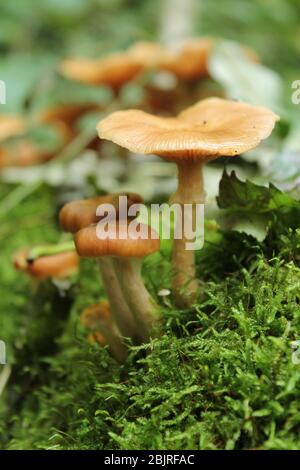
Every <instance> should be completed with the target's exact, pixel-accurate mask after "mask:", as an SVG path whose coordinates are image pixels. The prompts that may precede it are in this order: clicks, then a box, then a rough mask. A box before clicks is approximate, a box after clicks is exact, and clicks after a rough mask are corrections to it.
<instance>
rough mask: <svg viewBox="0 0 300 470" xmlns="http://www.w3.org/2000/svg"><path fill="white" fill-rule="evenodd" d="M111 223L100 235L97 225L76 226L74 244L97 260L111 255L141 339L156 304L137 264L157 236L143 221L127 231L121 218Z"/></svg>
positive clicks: (151, 250) (157, 242)
mask: <svg viewBox="0 0 300 470" xmlns="http://www.w3.org/2000/svg"><path fill="white" fill-rule="evenodd" d="M113 225H114V224H112V225H108V229H107V231H106V232H105V237H103V238H102V237H101V238H100V237H99V236H98V235H99V233H98V230H97V225H90V226H89V227H86V228H83V229H81V230H79V231H78V232H77V233H76V235H75V247H76V250H77V253H78V254H79V256H82V257H87V258H100V259H101V260H102V259H103V258H104V257H107V256H109V257H112V259H113V263H114V266H115V268H116V273H117V277H118V280H119V282H120V285H121V288H122V291H123V294H124V297H125V299H126V301H127V303H128V305H129V307H130V309H131V311H132V312H133V314H134V317H135V320H136V322H137V323H138V325H139V331H140V336H141V339H142V340H143V341H147V340H148V339H149V337H150V334H151V330H152V328H153V326H154V325H155V324H156V323H157V321H158V320H159V315H158V307H157V306H156V304H155V302H154V300H153V299H152V297H151V295H150V294H149V292H148V290H147V289H146V287H145V285H144V283H143V280H142V276H141V267H142V260H143V258H144V257H145V256H147V255H149V254H151V253H154V252H156V251H159V248H160V240H159V236H158V234H157V233H156V232H155V231H154V230H152V229H151V228H150V227H148V226H147V225H144V224H137V225H136V226H135V231H131V230H130V224H129V225H128V224H127V223H126V222H125V221H120V222H119V223H118V224H116V226H115V227H113ZM140 234H143V235H142V237H141V236H140Z"/></svg>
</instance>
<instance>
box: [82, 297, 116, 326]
mask: <svg viewBox="0 0 300 470" xmlns="http://www.w3.org/2000/svg"><path fill="white" fill-rule="evenodd" d="M110 318H111V314H110V306H109V302H108V301H107V300H102V301H101V302H99V303H97V304H94V305H90V306H89V307H87V308H86V309H85V310H84V311H83V312H82V314H81V315H80V322H81V324H82V325H83V326H84V327H85V328H89V329H91V330H94V329H96V328H97V326H98V324H99V321H109V320H110Z"/></svg>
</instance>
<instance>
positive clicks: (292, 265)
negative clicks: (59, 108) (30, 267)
mask: <svg viewBox="0 0 300 470" xmlns="http://www.w3.org/2000/svg"><path fill="white" fill-rule="evenodd" d="M233 178H234V176H231V179H232V181H231V183H230V184H232V185H233V186H235V185H237V186H238V187H239V194H240V195H242V194H244V195H246V196H247V197H249V191H250V192H251V187H252V186H251V185H250V183H242V182H239V181H238V180H234V179H233ZM228 179H229V176H226V175H225V176H224V178H223V181H222V184H221V187H222V191H221V195H220V200H219V202H220V204H224V205H225V198H224V199H222V198H223V197H224V190H225V188H226V185H227V184H228ZM249 185H250V186H249ZM249 188H250V189H249ZM227 189H228V188H227ZM252 189H253V191H255V193H254V194H253V196H255V194H257V193H259V191H261V193H263V194H265V192H268V191H269V190H268V189H266V188H263V187H258V186H256V187H255V188H252ZM274 192H275V194H276V200H278V198H280V194H281V193H280V192H279V191H278V190H275V188H274V189H273V193H274ZM273 193H272V191H271V193H270V194H269V197H266V198H265V201H266V204H269V203H270V200H271V199H272V197H273V196H272V194H273ZM222 194H223V196H222ZM243 197H244V196H241V197H240V201H242V200H243ZM281 197H283V198H284V197H285V196H284V195H282V196H281ZM226 201H227V202H226V204H227V207H228V206H229V205H230V202H229V196H228V193H227V199H226ZM27 204H28V205H30V201H28V203H27ZM299 207H300V205H299V203H296V202H295V201H293V204H290V206H289V204H288V203H287V202H286V204H285V212H286V215H287V217H290V220H291V218H292V217H293V214H294V209H297V210H299ZM250 212H251V211H250ZM275 212H276V209H275ZM270 230H272V238H271V239H270V237H269V235H270V234H269V233H267V236H266V239H265V241H264V242H262V243H258V242H257V240H255V238H253V237H250V236H246V235H245V234H242V233H238V232H231V231H226V232H224V231H219V230H218V229H216V228H212V229H211V231H210V232H208V237H207V238H208V240H207V242H206V244H205V247H204V249H203V250H201V253H200V256H199V272H200V273H201V274H200V279H201V280H202V281H203V282H204V280H205V281H206V283H205V286H204V284H203V295H202V298H201V299H199V302H198V303H197V304H196V305H195V308H194V309H192V310H187V311H177V310H175V309H174V308H173V307H172V305H171V304H170V305H162V311H163V316H164V327H163V329H164V334H163V336H162V337H160V338H158V339H155V340H153V341H152V342H151V343H150V344H147V345H144V346H141V347H137V348H131V353H130V356H129V358H128V360H127V362H126V363H125V364H124V365H123V366H119V365H118V364H117V363H116V362H115V361H114V360H113V359H112V358H111V357H110V356H109V354H108V352H107V350H106V349H103V348H101V347H100V346H97V345H90V344H89V343H88V342H87V341H86V335H87V332H86V331H84V330H83V328H82V327H81V326H80V324H79V315H80V313H81V311H82V310H83V309H84V308H85V307H86V306H87V305H90V304H91V303H93V302H95V301H97V300H98V299H99V297H100V296H101V295H102V294H103V292H102V290H101V288H100V287H99V286H100V280H99V277H98V271H97V267H96V264H95V263H93V262H90V261H86V262H84V263H83V264H82V267H81V274H80V278H79V283H77V286H76V288H75V291H74V290H73V291H72V290H69V291H68V297H71V298H72V296H73V294H74V293H75V294H76V301H75V303H74V304H73V307H72V310H71V315H70V317H69V321H68V322H67V323H66V326H65V328H64V331H63V330H61V329H60V330H57V328H58V327H59V323H57V322H58V320H59V318H58V316H60V315H61V313H62V312H65V314H66V315H67V312H68V308H64V309H62V308H61V307H59V304H56V302H57V301H58V298H59V296H58V298H57V295H55V290H54V291H53V289H54V287H53V286H52V287H51V286H50V285H48V287H47V286H44V288H43V295H42V296H41V295H39V302H38V303H36V302H31V307H30V308H29V307H25V306H24V314H25V315H26V316H27V315H37V314H39V315H43V318H41V319H40V321H41V322H42V323H34V322H31V323H30V324H27V328H26V329H25V333H24V334H23V342H22V347H21V349H19V351H20V352H21V353H22V354H23V352H24V351H25V352H26V351H28V348H29V351H30V354H28V355H25V356H24V367H23V371H22V361H21V362H20V365H19V367H18V368H17V369H16V370H15V371H14V374H13V380H12V381H11V383H10V386H9V387H8V388H7V390H6V393H5V402H6V405H5V406H3V404H4V403H5V402H4V403H3V402H2V408H3V409H2V419H3V423H5V424H3V429H5V432H2V433H1V443H2V446H3V447H4V448H9V449H20V448H21V449H28V448H33V449H37V448H47V449H53V448H54V449H249V448H260V449H296V448H299V444H300V443H299V435H300V410H299V393H300V368H299V365H297V364H294V363H293V361H292V353H293V349H292V346H291V342H292V341H295V340H297V339H298V338H299V332H300V307H299V298H300V296H299V292H300V269H299V267H298V257H297V256H295V257H294V259H293V261H289V262H287V261H286V259H285V253H284V249H283V248H285V249H287V248H288V249H289V248H290V247H291V246H294V238H295V236H296V234H297V231H296V230H294V229H289V230H285V228H284V227H283V226H282V225H281V224H276V217H274V220H273V225H272V227H270ZM282 236H284V237H285V246H284V247H283V246H282V245H281V244H280V240H281V237H282ZM294 248H295V255H297V253H298V254H299V248H298V245H297V246H294ZM289 251H290V250H289ZM269 253H272V256H269ZM202 265H203V270H202ZM157 266H160V275H157V269H158V268H157ZM167 270H169V261H168V258H166V257H165V256H164V257H163V258H161V259H158V258H157V257H154V258H153V259H152V258H149V260H148V262H147V269H145V270H144V275H145V277H146V281H147V284H148V287H149V288H150V289H151V290H152V292H153V293H155V292H156V291H157V289H158V288H161V276H163V273H164V272H166V271H167ZM224 274H225V276H224ZM166 283H167V284H168V281H166ZM23 295H24V294H23ZM68 297H67V298H68ZM55 298H56V300H55ZM65 301H66V300H65ZM49 302H50V304H49ZM60 302H61V300H60ZM47 305H48V307H47ZM49 305H52V306H53V307H54V310H53V309H52V310H51V307H49ZM55 305H57V307H58V310H57V311H56V310H55ZM68 305H70V304H68ZM30 311H31V314H30ZM47 311H49V312H52V313H51V315H49V316H47ZM59 312H60V313H59ZM29 318H30V317H29ZM36 319H37V317H36ZM61 320H63V318H62V317H61ZM35 321H36V320H35ZM42 324H44V327H42ZM47 324H48V328H47V327H46V328H45V326H46V325H47ZM60 324H61V323H60ZM34 325H35V326H34ZM50 326H52V327H53V326H54V327H55V328H54V330H52V331H51V329H49V327H50ZM36 328H38V329H39V334H38V336H36V335H35V333H34V332H35V331H36ZM59 331H60V332H59ZM49 335H50V336H51V335H53V338H52V342H51V340H50V342H49ZM38 338H39V341H36V340H37V339H38ZM47 338H48V340H47ZM43 339H44V343H43V344H44V346H45V348H44V349H43V348H42V349H40V344H42V343H41V341H42V340H43ZM47 344H48V346H46V345H47ZM50 344H52V347H51V348H49V345H50ZM20 352H19V353H18V354H19V355H20ZM25 358H26V359H25ZM9 404H10V405H12V404H14V406H13V407H11V408H8V405H9Z"/></svg>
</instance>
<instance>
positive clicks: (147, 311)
mask: <svg viewBox="0 0 300 470" xmlns="http://www.w3.org/2000/svg"><path fill="white" fill-rule="evenodd" d="M113 262H114V266H115V270H116V274H117V276H118V279H119V281H120V285H121V288H122V291H123V294H124V297H125V299H126V301H127V303H128V305H129V308H130V309H131V311H132V313H133V315H134V318H135V320H136V322H137V324H138V327H139V335H140V339H141V340H142V341H149V338H150V335H151V330H152V328H153V326H154V325H155V323H157V321H158V320H159V316H158V306H157V305H156V303H155V302H154V300H153V299H152V297H151V295H150V294H149V292H148V291H147V289H146V287H145V285H144V282H143V279H142V276H141V266H142V262H141V260H139V259H128V258H114V260H113Z"/></svg>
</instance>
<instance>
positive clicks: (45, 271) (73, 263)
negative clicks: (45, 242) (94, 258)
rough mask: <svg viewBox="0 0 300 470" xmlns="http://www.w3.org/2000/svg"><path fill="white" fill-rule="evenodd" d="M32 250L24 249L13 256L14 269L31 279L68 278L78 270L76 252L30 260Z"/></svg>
mask: <svg viewBox="0 0 300 470" xmlns="http://www.w3.org/2000/svg"><path fill="white" fill-rule="evenodd" d="M30 252H31V249H30V248H22V249H21V250H19V251H18V252H17V253H15V255H14V256H13V265H14V267H15V268H16V269H17V270H19V271H22V272H26V273H28V274H29V275H30V276H31V277H33V278H36V279H39V280H43V279H48V278H66V277H69V276H71V275H73V274H74V273H76V272H77V270H78V256H77V254H76V252H75V251H74V250H73V251H65V252H62V253H56V254H52V255H48V256H40V257H37V258H35V259H31V258H30Z"/></svg>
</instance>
